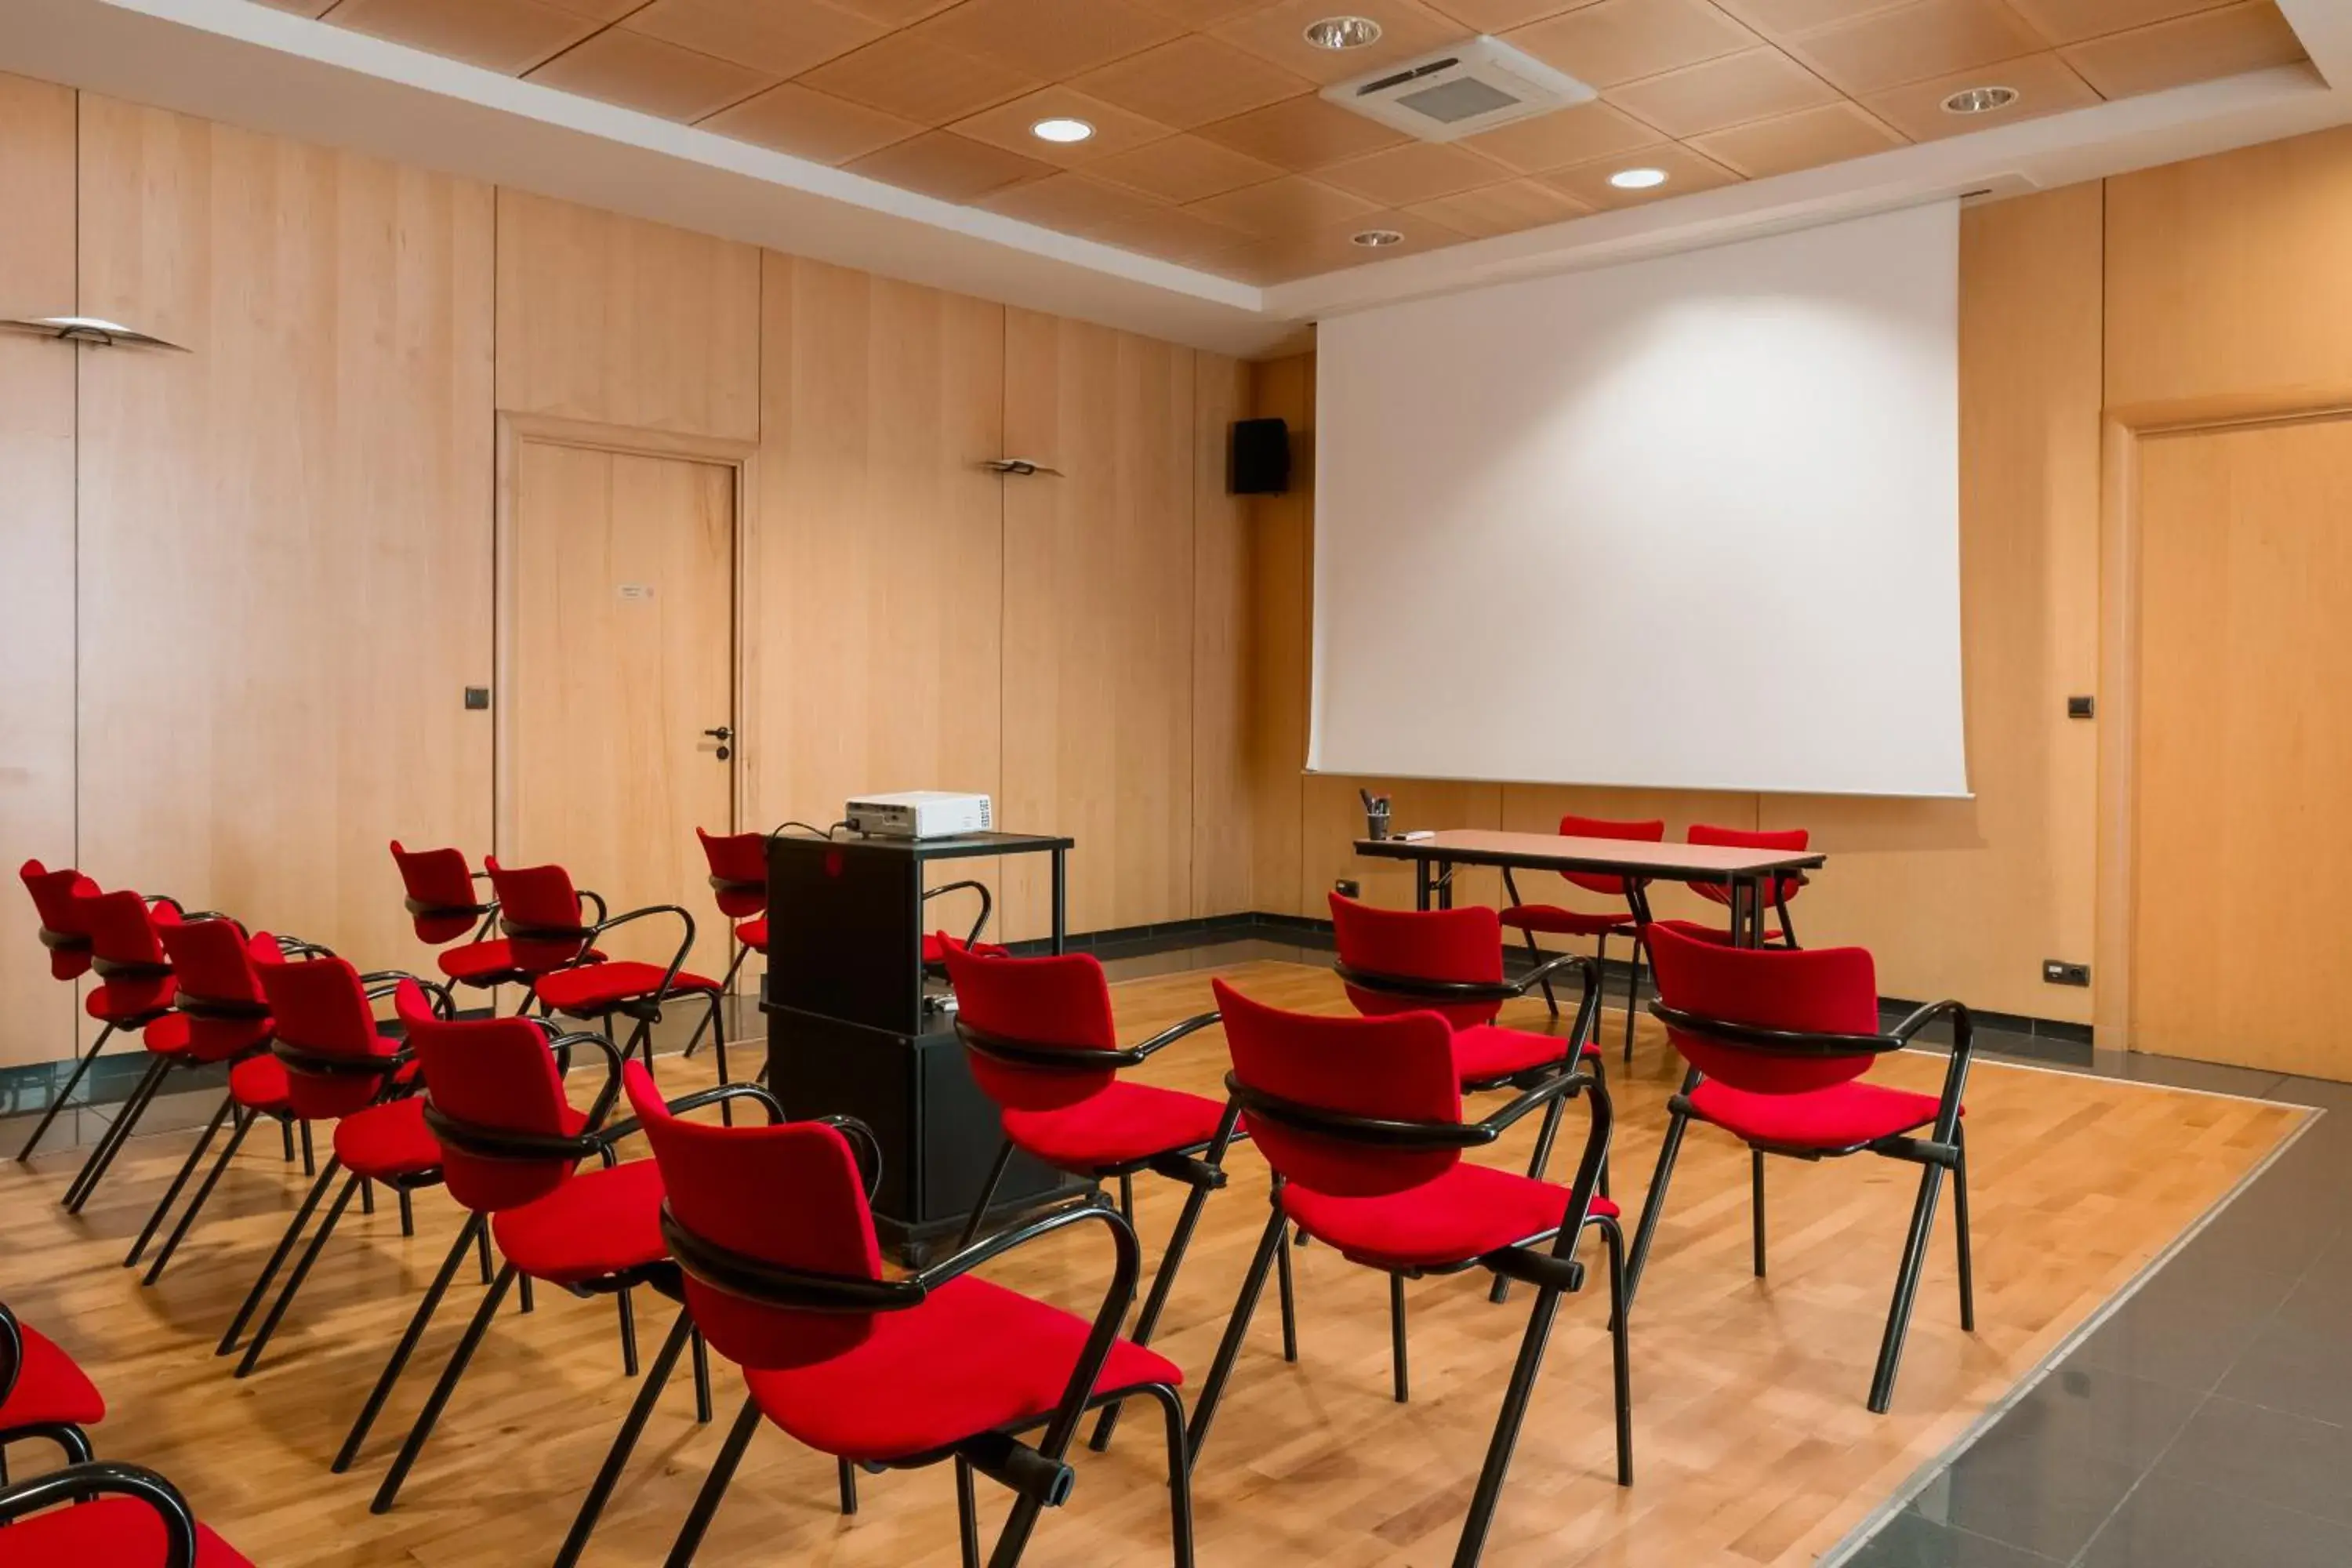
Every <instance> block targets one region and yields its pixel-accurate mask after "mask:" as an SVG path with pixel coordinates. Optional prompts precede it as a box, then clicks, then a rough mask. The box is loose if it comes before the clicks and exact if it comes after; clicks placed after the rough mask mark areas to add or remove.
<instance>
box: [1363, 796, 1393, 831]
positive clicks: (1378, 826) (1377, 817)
mask: <svg viewBox="0 0 2352 1568" xmlns="http://www.w3.org/2000/svg"><path fill="white" fill-rule="evenodd" d="M1388 836H1389V808H1388V805H1387V804H1386V803H1385V802H1383V803H1382V804H1381V805H1376V806H1373V807H1371V808H1370V810H1367V811H1366V812H1365V813H1364V837H1367V838H1386V837H1388Z"/></svg>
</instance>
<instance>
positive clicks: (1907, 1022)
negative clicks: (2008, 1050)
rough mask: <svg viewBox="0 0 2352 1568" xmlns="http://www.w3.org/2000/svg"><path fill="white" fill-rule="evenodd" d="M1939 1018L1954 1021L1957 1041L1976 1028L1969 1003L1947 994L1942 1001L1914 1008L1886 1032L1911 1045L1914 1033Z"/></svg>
mask: <svg viewBox="0 0 2352 1568" xmlns="http://www.w3.org/2000/svg"><path fill="white" fill-rule="evenodd" d="M1938 1018H1949V1019H1950V1020H1951V1021H1952V1038H1953V1039H1954V1041H1955V1042H1957V1041H1958V1040H1959V1039H1960V1037H1963V1036H1965V1035H1969V1034H1971V1033H1973V1032H1974V1030H1975V1025H1976V1021H1975V1019H1974V1018H1972V1017H1971V1016H1969V1009H1968V1005H1967V1004H1966V1003H1964V1002H1959V1001H1956V1000H1954V999H1953V998H1951V997H1949V996H1947V997H1945V998H1944V999H1943V1000H1942V1001H1941V1002H1930V1003H1928V1004H1927V1005H1925V1006H1923V1007H1916V1008H1914V1009H1913V1010H1912V1012H1911V1015H1910V1016H1908V1017H1906V1018H1905V1019H1904V1020H1903V1021H1902V1022H1901V1023H1899V1024H1897V1025H1895V1027H1893V1028H1891V1029H1889V1030H1887V1031H1886V1033H1887V1036H1888V1037H1890V1038H1892V1039H1897V1040H1900V1041H1902V1042H1903V1043H1904V1044H1906V1045H1909V1044H1910V1043H1911V1037H1913V1036H1914V1035H1916V1034H1917V1033H1918V1032H1919V1031H1920V1030H1922V1029H1924V1028H1926V1027H1927V1026H1928V1025H1930V1024H1932V1023H1934V1022H1935V1021H1936V1020H1937V1019H1938Z"/></svg>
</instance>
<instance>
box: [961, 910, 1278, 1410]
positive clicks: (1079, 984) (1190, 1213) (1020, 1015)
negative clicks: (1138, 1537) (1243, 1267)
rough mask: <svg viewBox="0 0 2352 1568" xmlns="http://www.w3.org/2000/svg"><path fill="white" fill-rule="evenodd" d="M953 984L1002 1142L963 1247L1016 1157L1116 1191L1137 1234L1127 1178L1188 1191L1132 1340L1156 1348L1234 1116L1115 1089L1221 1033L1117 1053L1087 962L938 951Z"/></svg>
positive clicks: (1208, 1017)
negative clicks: (1170, 1051)
mask: <svg viewBox="0 0 2352 1568" xmlns="http://www.w3.org/2000/svg"><path fill="white" fill-rule="evenodd" d="M940 941H941V943H942V952H943V953H944V956H945V959H946V963H947V970H948V973H949V975H950V977H951V978H952V979H953V981H954V983H955V993H956V1006H957V1013H956V1034H957V1036H958V1037H959V1038H961V1040H962V1041H963V1046H964V1050H965V1053H966V1056H967V1059H969V1061H970V1062H971V1073H972V1077H973V1078H974V1079H976V1080H977V1081H978V1082H979V1084H980V1087H981V1089H982V1091H983V1092H985V1093H986V1094H987V1095H988V1097H989V1098H990V1099H991V1100H994V1101H995V1102H996V1105H997V1108H998V1112H999V1116H1000V1118H1001V1121H1002V1123H1003V1132H1004V1138H1003V1144H1002V1145H1001V1146H1000V1147H999V1148H998V1150H997V1154H996V1163H995V1164H993V1165H992V1166H991V1167H990V1169H989V1173H988V1180H987V1183H986V1184H984V1185H983V1186H982V1188H981V1191H980V1197H979V1200H978V1201H977V1202H975V1203H974V1204H973V1205H972V1206H971V1219H969V1220H967V1221H966V1222H965V1224H964V1227H963V1237H962V1239H961V1240H960V1241H959V1242H958V1243H957V1246H958V1247H970V1246H971V1243H972V1238H973V1237H977V1236H978V1235H979V1234H980V1227H981V1225H982V1221H983V1220H984V1219H985V1217H986V1215H987V1213H988V1206H989V1205H990V1204H991V1203H992V1202H993V1201H995V1197H996V1189H997V1187H998V1185H999V1184H1001V1183H1002V1182H1003V1179H1004V1172H1005V1168H1006V1167H1007V1166H1009V1165H1010V1164H1011V1163H1013V1154H1014V1152H1016V1151H1018V1152H1022V1153H1025V1154H1027V1155H1028V1156H1029V1157H1030V1158H1032V1159H1034V1160H1036V1161H1039V1162H1041V1163H1044V1164H1046V1165H1050V1166H1052V1167H1053V1168H1054V1169H1055V1170H1057V1171H1066V1172H1068V1173H1071V1174H1072V1175H1075V1176H1079V1177H1083V1178H1084V1179H1086V1180H1087V1181H1090V1182H1100V1181H1102V1180H1104V1179H1105V1178H1106V1177H1111V1176H1116V1177H1118V1212H1119V1214H1120V1215H1121V1216H1122V1217H1124V1218H1125V1219H1126V1221H1127V1223H1128V1224H1129V1226H1132V1225H1134V1223H1135V1192H1134V1182H1135V1173H1137V1172H1139V1171H1153V1172H1157V1173H1159V1174H1160V1175H1163V1176H1166V1177H1168V1178H1170V1179H1171V1180H1172V1181H1176V1182H1181V1183H1182V1184H1184V1185H1186V1186H1188V1187H1190V1188H1191V1189H1192V1191H1191V1192H1190V1193H1189V1194H1186V1196H1185V1199H1184V1209H1183V1212H1182V1214H1181V1215H1179V1216H1178V1217H1177V1220H1176V1228H1175V1230H1174V1232H1173V1233H1171V1236H1170V1237H1169V1238H1168V1250H1167V1253H1166V1254H1165V1255H1164V1257H1163V1258H1161V1261H1160V1272H1159V1274H1158V1275H1157V1276H1156V1277H1155V1278H1154V1279H1153V1280H1152V1283H1151V1293H1150V1296H1149V1297H1148V1298H1147V1299H1146V1300H1145V1301H1144V1304H1143V1314H1142V1316H1141V1317H1139V1318H1138V1319H1137V1320H1136V1323H1135V1332H1134V1334H1133V1335H1132V1336H1131V1337H1132V1338H1133V1340H1134V1342H1136V1343H1137V1344H1139V1345H1145V1344H1150V1342H1151V1334H1152V1331H1153V1330H1154V1329H1156V1328H1157V1327H1158V1326H1159V1323H1160V1312H1161V1310H1163V1309H1164V1308H1165V1307H1166V1306H1167V1304H1168V1292H1169V1291H1170V1290H1171V1289H1173V1288H1174V1286H1175V1283H1176V1271H1177V1269H1178V1268H1181V1267H1182V1266H1183V1262H1184V1252H1185V1248H1186V1247H1189V1246H1191V1244H1192V1231H1193V1228H1194V1227H1195V1226H1198V1225H1199V1224H1200V1220H1201V1211H1202V1208H1203V1207H1204V1206H1205V1205H1207V1203H1208V1199H1209V1194H1211V1193H1213V1192H1214V1191H1216V1190H1217V1189H1218V1188H1220V1187H1223V1185H1224V1184H1225V1173H1224V1171H1223V1163H1224V1156H1225V1147H1226V1145H1227V1144H1229V1143H1231V1142H1233V1138H1234V1127H1235V1123H1236V1122H1237V1121H1238V1120H1239V1117H1240V1113H1239V1112H1238V1111H1237V1110H1234V1107H1233V1106H1232V1105H1230V1104H1228V1103H1226V1102H1223V1101H1220V1100H1210V1099H1208V1098H1207V1097H1205V1096H1203V1095H1198V1094H1185V1093H1183V1092H1181V1091H1180V1090H1177V1089H1160V1088H1156V1087H1154V1086H1152V1085H1150V1084H1141V1083H1129V1082H1127V1081H1125V1080H1123V1079H1120V1078H1119V1076H1118V1075H1119V1073H1120V1072H1121V1071H1122V1070H1123V1069H1125V1068H1135V1067H1140V1066H1142V1065H1143V1064H1144V1063H1145V1062H1146V1061H1148V1060H1150V1058H1151V1057H1152V1056H1153V1055H1154V1054H1155V1053H1157V1052H1159V1051H1160V1050H1162V1049H1164V1048H1166V1047H1169V1046H1171V1045H1173V1044H1175V1043H1176V1042H1177V1041H1178V1040H1181V1039H1182V1038H1183V1037H1185V1036H1187V1035H1189V1034H1192V1032H1193V1031H1194V1030H1196V1029H1202V1028H1205V1027H1207V1026H1209V1025H1212V1024H1214V1023H1215V1022H1216V1021H1217V1016H1216V1015H1215V1014H1214V1013H1202V1014H1201V1015H1199V1016H1196V1017H1191V1018H1187V1019H1185V1020H1184V1021H1183V1022H1182V1023H1180V1024H1177V1025H1175V1026H1171V1027H1170V1028H1166V1029H1162V1030H1161V1031H1160V1033H1158V1034H1156V1035H1154V1036H1152V1037H1150V1039H1148V1040H1145V1041H1143V1042H1142V1043H1141V1044H1139V1045H1135V1046H1129V1047H1121V1046H1120V1045H1119V1043H1118V1030H1117V1027H1116V1026H1114V1024H1113V1023H1112V1020H1111V1005H1110V985H1109V984H1108V982H1107V981H1106V980H1105V979H1104V978H1103V970H1102V965H1101V964H1100V963H1097V961H1096V959H1095V957H1094V955H1093V954H1091V953H1084V952H1074V953H1068V954H1066V955H1063V956H1059V957H1053V958H1012V957H999V956H995V955H992V954H990V953H987V952H980V951H975V950H973V949H972V948H971V947H970V946H968V945H957V946H947V945H945V944H946V941H947V939H946V938H945V937H942V938H941V939H940ZM1115 1415H1117V1412H1116V1411H1111V1412H1108V1413H1106V1414H1105V1415H1104V1416H1103V1419H1102V1421H1101V1423H1100V1424H1099V1425H1098V1426H1097V1430H1096V1434H1095V1447H1097V1448H1098V1449H1099V1448H1101V1447H1105V1446H1106V1445H1108V1442H1109V1440H1110V1429H1111V1427H1112V1426H1113V1425H1114V1421H1113V1417H1114V1416H1115Z"/></svg>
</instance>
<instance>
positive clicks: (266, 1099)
mask: <svg viewBox="0 0 2352 1568" xmlns="http://www.w3.org/2000/svg"><path fill="white" fill-rule="evenodd" d="M228 1091H229V1093H231V1094H233V1095H235V1096H236V1102H237V1103H238V1104H239V1105H242V1106H244V1107H245V1108H246V1109H247V1110H259V1111H264V1112H268V1113H270V1114H276V1113H278V1112H279V1111H285V1110H292V1109H293V1104H294V1098H293V1089H292V1088H291V1087H290V1086H289V1084H288V1083H287V1081H286V1064H285V1063H284V1062H281V1061H279V1060H278V1058H276V1057H272V1056H258V1057H247V1058H246V1059H245V1060H243V1061H241V1062H239V1063H237V1064H236V1066H235V1067H232V1068H229V1069H228Z"/></svg>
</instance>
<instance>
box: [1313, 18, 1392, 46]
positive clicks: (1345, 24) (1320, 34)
mask: <svg viewBox="0 0 2352 1568" xmlns="http://www.w3.org/2000/svg"><path fill="white" fill-rule="evenodd" d="M1380 41H1381V25H1380V24H1379V23H1378V22H1375V21H1373V20H1372V19H1371V18H1370V16H1326V17H1324V18H1323V19H1322V20H1321V21H1319V22H1309V23H1308V24H1307V42H1308V43H1310V44H1312V45H1314V46H1315V47H1317V48H1318V49H1360V48H1362V47H1364V46H1365V45H1366V44H1377V43H1379V42H1380Z"/></svg>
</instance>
